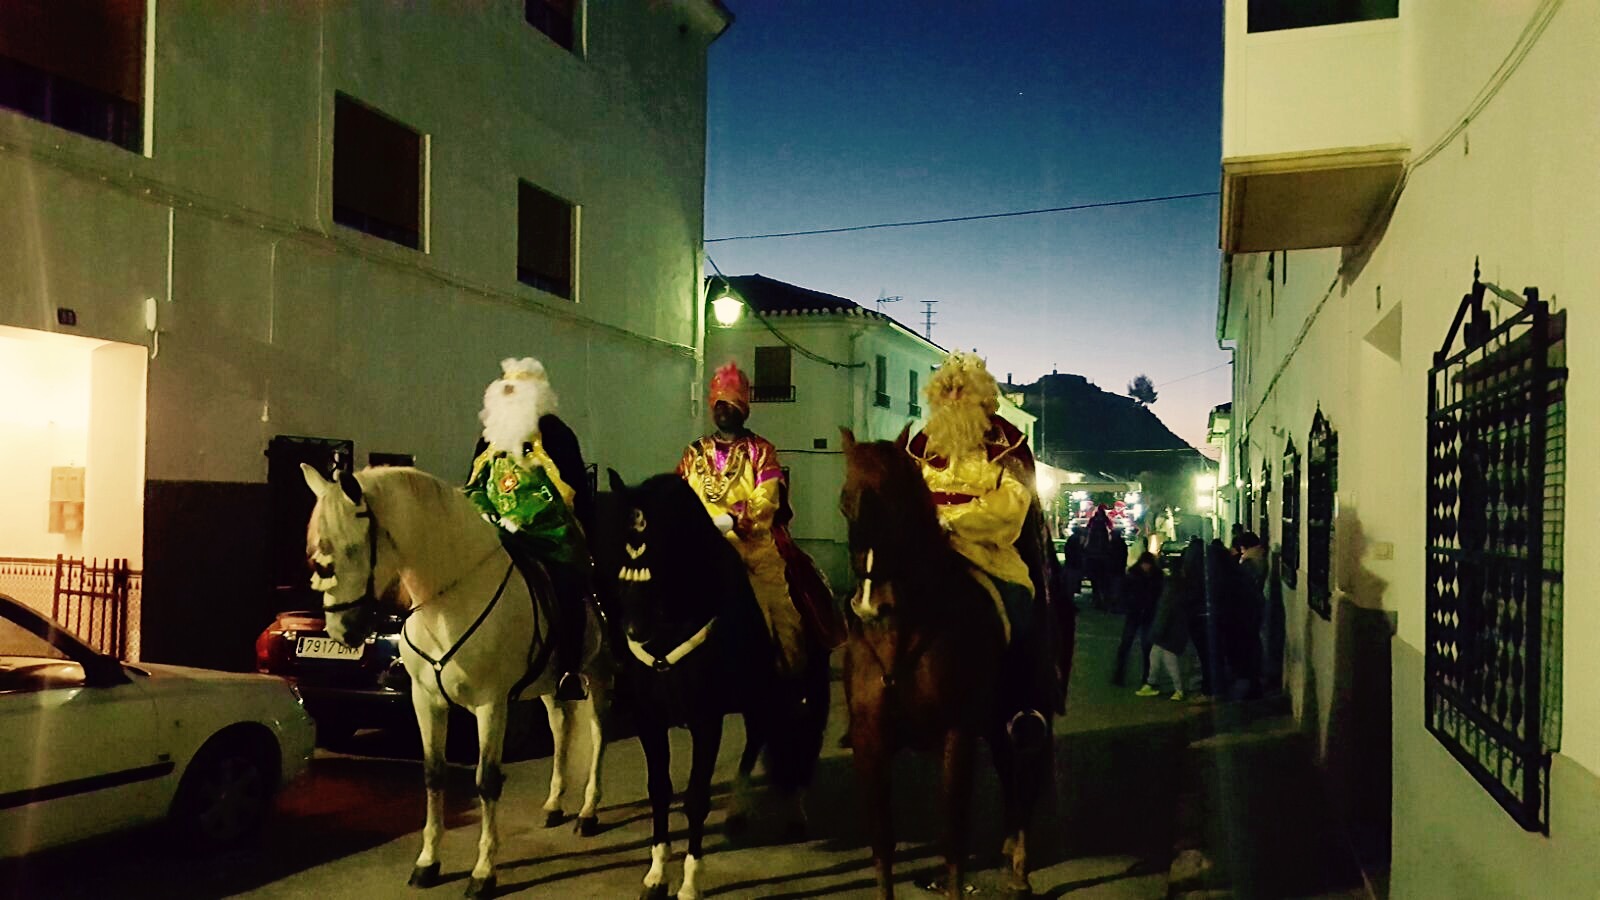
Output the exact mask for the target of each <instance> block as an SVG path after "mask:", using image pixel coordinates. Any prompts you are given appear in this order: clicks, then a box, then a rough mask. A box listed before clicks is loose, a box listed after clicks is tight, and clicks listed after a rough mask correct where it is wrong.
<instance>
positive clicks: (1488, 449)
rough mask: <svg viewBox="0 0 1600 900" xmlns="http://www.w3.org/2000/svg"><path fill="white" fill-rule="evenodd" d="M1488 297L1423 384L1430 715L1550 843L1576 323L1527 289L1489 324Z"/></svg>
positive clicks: (1497, 793) (1468, 309) (1478, 292)
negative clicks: (1569, 332)
mask: <svg viewBox="0 0 1600 900" xmlns="http://www.w3.org/2000/svg"><path fill="white" fill-rule="evenodd" d="M1486 287H1487V285H1485V284H1483V283H1482V282H1480V281H1478V279H1477V277H1476V273H1474V278H1473V286H1472V291H1471V293H1469V294H1467V295H1466V296H1465V297H1463V298H1462V301H1461V306H1460V308H1459V309H1458V311H1457V313H1456V316H1455V319H1454V322H1453V324H1452V325H1451V326H1450V331H1449V332H1448V334H1447V335H1446V337H1445V340H1444V343H1443V345H1442V346H1441V347H1440V349H1439V351H1438V352H1437V353H1435V354H1434V366H1433V368H1432V369H1431V370H1430V371H1429V373H1428V376H1429V377H1428V381H1429V387H1428V432H1427V433H1428V455H1427V460H1426V464H1427V472H1428V483H1427V512H1426V516H1427V520H1426V535H1427V560H1426V563H1425V565H1426V572H1427V577H1426V578H1425V579H1424V592H1425V598H1426V604H1427V606H1426V616H1425V617H1424V620H1423V621H1424V628H1425V629H1426V632H1425V634H1426V640H1425V642H1424V645H1425V649H1424V653H1425V662H1424V676H1423V678H1424V699H1423V715H1424V721H1425V725H1426V727H1427V729H1428V731H1429V732H1431V733H1432V734H1433V736H1434V737H1435V738H1437V739H1438V741H1439V742H1440V743H1441V744H1442V745H1444V747H1445V749H1447V750H1449V751H1450V753H1451V755H1452V756H1454V757H1455V759H1456V761H1457V762H1458V763H1460V764H1461V766H1462V767H1463V768H1465V769H1466V770H1467V771H1468V772H1470V773H1471V774H1472V775H1473V777H1474V778H1476V779H1477V780H1478V783H1479V784H1480V785H1482V786H1483V788H1484V790H1486V791H1487V792H1488V793H1489V794H1490V796H1492V797H1494V798H1495V800H1496V801H1498V802H1499V803H1500V805H1501V806H1502V807H1504V808H1505V810H1506V811H1507V812H1508V813H1510V815H1511V816H1512V818H1514V819H1515V820H1516V821H1517V823H1518V824H1520V825H1521V826H1522V827H1523V828H1525V829H1527V830H1529V831H1539V832H1543V833H1545V834H1548V833H1549V831H1550V759H1551V754H1553V753H1554V752H1555V751H1556V750H1559V749H1560V746H1561V691H1562V683H1561V667H1562V624H1561V620H1562V605H1563V598H1564V592H1563V577H1562V566H1563V554H1564V545H1565V529H1566V522H1565V518H1566V382H1567V369H1566V317H1565V315H1564V314H1551V312H1550V310H1549V307H1548V306H1547V305H1546V304H1545V303H1544V302H1543V301H1541V300H1540V299H1539V297H1538V291H1537V289H1534V288H1529V289H1527V291H1526V296H1525V297H1521V298H1518V299H1519V300H1521V301H1522V302H1521V304H1520V305H1521V308H1520V309H1518V308H1515V304H1514V303H1513V304H1506V305H1507V306H1512V308H1510V309H1504V310H1503V313H1504V318H1503V319H1502V320H1501V321H1500V322H1499V323H1498V324H1491V317H1490V315H1489V311H1488V310H1486V309H1485V308H1484V303H1483V299H1484V292H1485V288H1486ZM1508 295H1509V296H1511V297H1515V296H1516V295H1514V294H1510V293H1509V292H1503V293H1501V294H1500V296H1501V297H1502V298H1505V297H1507V296H1508Z"/></svg>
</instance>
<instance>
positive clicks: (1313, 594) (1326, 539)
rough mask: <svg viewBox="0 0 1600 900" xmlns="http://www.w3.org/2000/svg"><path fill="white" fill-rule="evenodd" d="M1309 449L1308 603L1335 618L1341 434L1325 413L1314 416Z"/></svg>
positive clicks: (1321, 613) (1307, 475)
mask: <svg viewBox="0 0 1600 900" xmlns="http://www.w3.org/2000/svg"><path fill="white" fill-rule="evenodd" d="M1306 452H1307V454H1308V456H1309V457H1310V458H1309V459H1308V460H1307V461H1306V582H1307V583H1306V603H1307V604H1308V605H1309V606H1310V607H1311V608H1312V609H1314V610H1316V611H1317V615H1319V616H1321V617H1323V618H1324V619H1332V618H1333V577H1332V576H1333V537H1334V535H1333V528H1334V519H1335V518H1336V517H1337V516H1338V515H1339V434H1338V432H1336V431H1334V430H1333V427H1332V426H1331V425H1329V424H1328V420H1327V419H1326V418H1324V417H1323V415H1322V408H1321V407H1320V406H1319V407H1318V408H1317V414H1316V416H1314V417H1313V418H1312V419H1311V439H1310V440H1309V441H1308V442H1307V447H1306Z"/></svg>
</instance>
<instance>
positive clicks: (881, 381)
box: [873, 355, 889, 409]
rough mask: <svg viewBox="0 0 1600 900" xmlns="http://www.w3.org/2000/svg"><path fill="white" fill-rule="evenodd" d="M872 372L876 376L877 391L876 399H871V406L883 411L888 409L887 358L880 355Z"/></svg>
mask: <svg viewBox="0 0 1600 900" xmlns="http://www.w3.org/2000/svg"><path fill="white" fill-rule="evenodd" d="M874 372H875V374H876V376H877V378H876V383H877V390H876V391H875V393H876V397H875V398H874V399H873V405H875V406H881V407H883V408H884V409H888V408H889V359H888V357H885V356H881V355H880V356H879V357H878V359H877V366H876V368H875V370H874Z"/></svg>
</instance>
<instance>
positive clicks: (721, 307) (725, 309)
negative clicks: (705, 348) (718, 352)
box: [711, 294, 744, 328]
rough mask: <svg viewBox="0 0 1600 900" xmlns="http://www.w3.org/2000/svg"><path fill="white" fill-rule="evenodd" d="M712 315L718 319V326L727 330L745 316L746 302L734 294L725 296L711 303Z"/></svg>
mask: <svg viewBox="0 0 1600 900" xmlns="http://www.w3.org/2000/svg"><path fill="white" fill-rule="evenodd" d="M711 314H712V315H713V316H715V317H716V320H717V324H718V325H721V326H722V327H724V328H727V327H728V326H729V325H733V324H734V323H736V322H738V321H739V317H740V316H743V315H744V301H743V300H740V299H739V298H738V297H735V296H734V295H733V294H723V295H722V296H720V297H718V298H717V299H715V300H713V301H711Z"/></svg>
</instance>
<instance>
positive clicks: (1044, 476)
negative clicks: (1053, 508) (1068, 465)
mask: <svg viewBox="0 0 1600 900" xmlns="http://www.w3.org/2000/svg"><path fill="white" fill-rule="evenodd" d="M1034 481H1035V482H1036V483H1037V486H1038V488H1039V496H1040V497H1044V498H1046V499H1048V498H1050V497H1052V496H1053V495H1054V494H1055V492H1056V477H1055V476H1054V475H1051V474H1050V473H1049V472H1046V471H1044V470H1042V469H1041V470H1040V471H1039V474H1038V476H1036V477H1035V479H1034Z"/></svg>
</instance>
